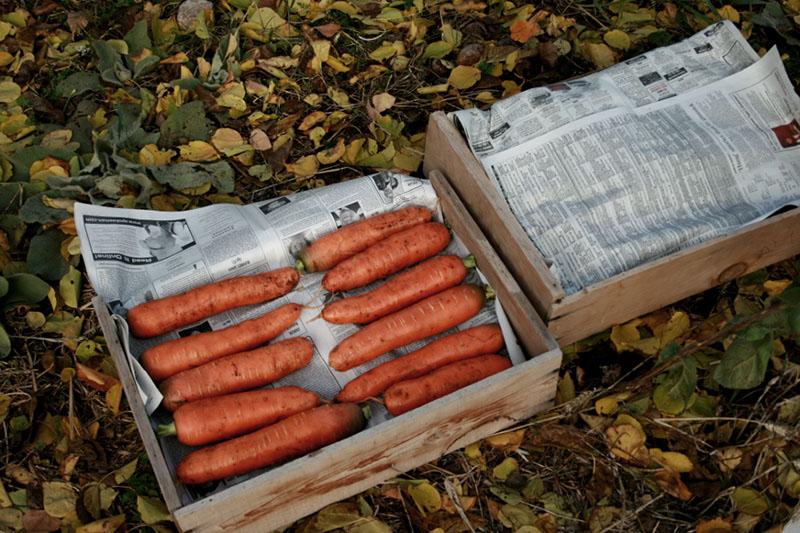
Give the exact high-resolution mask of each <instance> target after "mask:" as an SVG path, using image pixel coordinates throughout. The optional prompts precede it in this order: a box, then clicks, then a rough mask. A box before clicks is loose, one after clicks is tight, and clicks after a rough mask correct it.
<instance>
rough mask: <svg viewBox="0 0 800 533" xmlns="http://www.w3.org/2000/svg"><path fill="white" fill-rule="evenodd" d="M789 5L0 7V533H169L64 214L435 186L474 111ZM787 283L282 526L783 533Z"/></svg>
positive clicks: (794, 446) (777, 271) (761, 286)
mask: <svg viewBox="0 0 800 533" xmlns="http://www.w3.org/2000/svg"><path fill="white" fill-rule="evenodd" d="M798 17H800V1H798V0H785V1H784V2H782V3H780V2H776V1H773V0H766V1H765V0H751V1H744V0H735V1H733V2H731V4H724V5H723V4H722V3H717V2H711V1H708V0H674V1H673V2H665V1H661V0H657V1H653V2H649V3H641V4H637V3H634V2H627V1H622V0H619V1H613V2H605V1H602V2H601V1H597V0H595V1H594V2H589V1H588V0H586V1H573V0H548V1H547V2H545V3H544V4H538V3H536V4H534V3H524V2H515V1H511V0H507V1H502V0H500V1H497V0H486V1H481V0H453V1H445V0H442V1H431V0H398V1H389V0H321V1H315V0H296V1H293V2H280V1H277V0H227V1H225V0H222V1H220V2H216V3H214V5H213V6H212V4H211V2H207V1H204V0H189V1H185V2H163V3H154V2H152V3H151V2H134V1H132V0H112V1H108V2H86V1H83V0H63V1H53V0H43V1H18V2H14V1H11V0H0V213H2V214H0V267H2V277H0V303H2V306H3V310H4V313H3V315H2V320H1V321H0V431H1V432H2V441H1V442H0V457H2V460H0V465H2V469H0V530H16V529H21V528H25V529H27V530H29V531H55V530H59V529H60V530H62V531H81V532H85V533H89V532H101V531H114V530H116V529H120V528H122V529H126V530H133V529H140V528H152V529H156V530H169V529H172V528H173V526H172V525H171V523H170V522H169V516H168V514H167V513H166V512H165V509H164V506H163V503H162V501H161V498H160V495H159V491H158V487H157V485H156V483H155V479H154V477H153V474H152V471H151V470H150V467H149V465H148V463H147V458H146V456H145V454H144V453H143V448H142V445H141V443H140V441H139V437H138V433H137V431H136V428H135V426H134V424H133V419H132V417H131V415H130V412H128V411H127V403H126V402H125V400H124V399H123V398H122V394H121V387H120V385H119V382H118V381H117V379H116V377H115V375H116V374H115V370H114V367H113V364H112V363H111V361H110V358H109V357H108V352H107V349H106V347H105V344H104V340H103V338H102V336H101V332H100V330H99V328H98V326H97V322H96V320H95V319H94V317H93V313H92V308H91V304H90V303H89V302H90V299H91V295H92V290H91V287H89V286H88V284H87V283H86V280H85V276H84V274H83V272H82V265H81V263H80V255H79V242H78V239H77V237H76V234H75V227H74V223H73V220H72V206H73V203H74V202H75V201H84V202H93V203H98V204H105V205H115V206H122V207H142V208H151V209H160V210H184V209H190V208H193V207H198V206H203V205H208V204H211V203H219V202H234V203H242V202H245V203H246V202H250V201H254V200H260V199H266V198H269V197H272V196H276V195H279V194H285V193H287V192H291V191H295V190H299V189H306V188H311V187H319V186H322V185H325V184H327V183H333V182H336V181H339V180H342V179H347V178H350V177H353V176H357V175H361V174H364V173H369V172H372V171H375V170H376V169H389V168H392V169H398V170H402V171H406V172H409V173H419V169H420V162H421V159H422V156H423V147H424V140H425V139H424V131H425V126H426V123H427V118H428V116H429V114H430V113H431V112H432V111H434V110H446V111H450V110H455V109H459V108H464V107H469V106H481V107H485V106H488V105H490V104H491V103H492V102H493V101H495V100H497V99H499V98H502V97H504V96H508V95H511V94H514V93H516V92H518V91H520V90H524V89H527V88H531V87H535V86H538V85H542V84H546V83H550V82H554V81H558V80H562V79H565V78H569V77H572V76H576V75H580V74H584V73H587V72H590V71H592V70H595V69H597V68H602V67H605V66H608V65H611V64H613V63H615V62H617V61H619V60H620V59H623V58H626V57H630V56H632V55H634V54H636V53H638V52H641V51H645V50H647V49H649V48H652V47H654V46H660V45H664V44H668V43H671V42H675V41H677V40H679V39H681V38H683V37H686V36H688V35H691V34H692V33H694V32H695V31H697V30H699V29H701V28H702V27H704V26H706V25H707V24H709V23H710V22H712V21H715V20H719V19H720V18H727V19H730V20H732V21H733V22H734V23H736V24H737V25H738V26H739V27H740V28H741V30H742V32H743V33H744V34H745V36H746V37H748V39H749V40H750V42H751V43H752V45H753V46H754V48H755V49H756V50H757V51H759V52H760V53H764V52H765V51H766V50H767V49H768V48H769V47H770V46H772V45H774V44H777V45H779V47H780V49H781V52H782V53H783V59H784V61H785V62H786V65H787V69H788V71H789V75H790V77H791V79H792V81H793V82H794V83H795V85H796V86H797V84H798V77H800V68H798V63H797V57H798V56H797V52H798V45H800V40H798V32H797V24H798V22H800V18H798ZM797 277H798V265H797V264H795V263H792V262H786V263H784V264H780V265H777V266H774V267H772V268H770V269H768V270H767V271H762V272H758V273H755V274H753V275H750V276H747V277H745V278H742V279H739V280H737V281H734V282H730V283H727V284H725V285H723V286H721V287H719V288H718V289H714V290H711V291H708V292H706V293H704V294H702V295H699V296H696V297H693V298H690V299H688V300H685V301H683V302H680V303H678V304H676V305H674V306H672V307H670V308H669V309H664V310H661V311H659V312H656V313H653V314H651V315H649V316H646V317H641V318H640V319H637V320H635V321H632V322H630V323H628V324H624V325H621V326H618V327H616V328H614V329H613V330H610V331H606V332H604V333H602V334H599V335H597V336H595V337H593V338H591V339H588V340H586V341H583V342H580V343H577V344H575V345H574V346H571V347H568V348H567V349H566V350H565V354H566V357H565V362H564V366H563V368H562V373H561V374H562V375H561V380H560V383H559V389H558V398H557V402H558V404H559V405H558V406H557V407H556V408H554V409H553V410H551V411H549V412H547V413H544V414H543V415H541V416H539V417H537V418H536V419H533V420H530V421H528V422H526V423H524V424H521V425H520V426H519V427H517V428H515V430H514V431H512V432H509V433H505V434H503V435H499V436H496V437H492V438H489V439H486V440H485V441H482V442H480V443H475V444H473V445H471V446H468V447H467V448H466V449H464V450H461V451H458V452H454V453H452V454H449V455H447V456H445V457H443V458H442V459H440V460H439V461H436V462H435V463H431V464H428V465H426V466H424V467H422V468H419V469H417V470H415V471H413V472H410V473H408V474H406V475H403V476H400V477H398V478H397V479H395V480H393V481H391V482H389V483H386V484H384V485H382V486H380V487H376V488H374V489H372V490H370V491H367V492H366V493H364V494H362V495H360V496H358V497H357V498H352V499H350V500H348V501H346V502H342V503H339V504H336V505H333V506H330V507H328V508H326V509H324V510H323V511H321V512H320V513H318V514H316V515H314V516H312V517H309V518H307V519H305V520H303V521H301V522H300V523H298V524H296V525H295V526H293V528H291V529H293V530H297V531H305V532H322V531H333V530H345V531H348V532H382V531H390V530H394V531H412V530H413V531H437V532H440V531H446V532H455V531H478V530H487V531H508V530H513V531H518V532H524V533H535V532H551V531H557V530H566V531H583V530H591V531H593V532H605V531H676V530H692V529H695V528H696V530H697V531H699V532H701V533H711V532H714V533H725V532H729V531H741V532H745V531H765V530H770V528H772V530H773V531H779V530H780V527H781V525H782V524H784V523H786V521H787V520H788V519H789V517H790V516H791V514H792V512H793V509H794V508H795V507H796V506H797V503H798V496H800V443H798V436H799V433H798V420H800V386H798V384H800V366H799V365H800V354H799V351H798V344H797V339H798V333H799V332H800V287H798V285H797V283H796V282H795V283H794V284H792V280H793V279H796V278H797Z"/></svg>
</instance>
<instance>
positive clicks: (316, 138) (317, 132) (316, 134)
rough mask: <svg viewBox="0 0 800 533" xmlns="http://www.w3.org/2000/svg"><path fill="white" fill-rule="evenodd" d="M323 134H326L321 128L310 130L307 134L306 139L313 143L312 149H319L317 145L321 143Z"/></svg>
mask: <svg viewBox="0 0 800 533" xmlns="http://www.w3.org/2000/svg"><path fill="white" fill-rule="evenodd" d="M325 133H326V131H325V128H323V127H321V126H317V127H316V128H312V129H311V131H309V132H308V133H307V135H308V138H309V139H311V140H312V141H313V142H314V148H319V145H320V143H321V142H322V138H323V137H325Z"/></svg>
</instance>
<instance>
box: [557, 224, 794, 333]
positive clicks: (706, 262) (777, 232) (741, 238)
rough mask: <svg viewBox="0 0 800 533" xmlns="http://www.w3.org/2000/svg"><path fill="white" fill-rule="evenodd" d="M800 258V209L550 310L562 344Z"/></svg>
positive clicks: (610, 281)
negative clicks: (756, 271) (768, 266)
mask: <svg viewBox="0 0 800 533" xmlns="http://www.w3.org/2000/svg"><path fill="white" fill-rule="evenodd" d="M798 254H800V209H793V210H791V211H789V212H787V213H783V214H781V215H778V216H775V217H772V218H769V219H767V220H764V221H761V222H758V223H755V224H751V225H749V226H746V227H744V228H742V229H740V230H739V231H737V232H736V233H734V234H732V235H728V236H724V237H718V238H716V239H713V240H710V241H707V242H704V243H702V244H699V245H697V246H693V247H691V248H688V249H686V250H681V251H679V252H676V253H674V254H670V255H668V256H666V257H663V258H661V259H657V260H655V261H651V262H649V263H647V264H645V265H641V266H639V267H636V268H633V269H631V270H629V271H627V272H623V273H622V274H619V275H617V276H614V277H613V278H610V279H608V280H606V281H604V282H602V283H597V284H595V285H592V286H590V287H588V288H586V289H584V290H582V291H580V292H577V293H575V294H571V295H569V296H568V297H566V298H564V300H563V301H561V302H557V303H555V304H554V306H553V313H552V316H551V319H550V324H549V328H550V331H551V332H552V333H553V335H555V337H556V339H557V340H558V342H559V344H560V345H561V346H565V345H567V344H570V343H572V342H575V341H578V340H580V339H582V338H585V337H587V336H589V335H590V334H592V333H596V332H597V331H602V330H604V329H606V328H608V327H610V326H613V325H615V324H621V323H623V322H627V321H628V320H631V319H633V318H636V317H637V316H641V315H643V314H645V313H649V312H651V311H655V310H657V309H661V308H662V307H665V306H667V305H669V304H671V303H674V302H677V301H678V300H681V299H683V298H686V297H688V296H691V295H693V294H697V293H700V292H703V291H704V290H706V289H710V288H711V287H715V286H717V285H719V284H720V283H725V282H727V281H731V280H733V279H735V278H737V277H739V276H743V275H744V274H747V273H749V272H753V271H754V270H758V269H760V268H764V267H765V266H767V265H770V264H773V263H776V262H778V261H782V260H784V259H788V258H790V257H794V256H795V255H798Z"/></svg>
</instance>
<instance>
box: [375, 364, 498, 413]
mask: <svg viewBox="0 0 800 533" xmlns="http://www.w3.org/2000/svg"><path fill="white" fill-rule="evenodd" d="M510 367H511V361H509V360H508V358H507V357H502V356H500V355H481V356H478V357H473V358H472V359H466V360H464V361H458V362H456V363H451V364H449V365H447V366H443V367H442V368H440V369H438V370H434V371H433V372H431V373H430V374H428V375H425V376H422V377H420V378H416V379H411V380H408V381H401V382H400V383H397V384H396V385H392V386H391V387H389V388H388V389H387V390H386V392H385V393H384V395H383V400H384V403H385V404H386V409H388V411H389V412H390V413H391V414H393V415H394V416H397V415H400V414H403V413H405V412H406V411H410V410H411V409H414V408H416V407H419V406H420V405H423V404H426V403H428V402H432V401H433V400H435V399H437V398H441V397H442V396H445V395H447V394H450V393H451V392H454V391H456V390H458V389H460V388H462V387H466V386H467V385H469V384H471V383H475V382H476V381H480V380H482V379H483V378H485V377H488V376H491V375H492V374H497V373H498V372H502V371H503V370H505V369H506V368H510Z"/></svg>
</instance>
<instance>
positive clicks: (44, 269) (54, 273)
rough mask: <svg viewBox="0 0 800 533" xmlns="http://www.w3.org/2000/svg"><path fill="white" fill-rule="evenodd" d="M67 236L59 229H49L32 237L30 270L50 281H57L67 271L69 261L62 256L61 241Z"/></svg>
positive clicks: (28, 260) (29, 253)
mask: <svg viewBox="0 0 800 533" xmlns="http://www.w3.org/2000/svg"><path fill="white" fill-rule="evenodd" d="M65 237H66V236H65V235H64V234H63V233H61V232H60V231H59V230H48V231H45V232H44V233H40V234H39V235H36V236H35V237H34V238H33V239H31V246H30V248H29V249H28V257H27V261H26V262H27V265H28V272H31V273H32V274H36V275H38V276H41V277H42V278H44V279H46V280H48V281H56V280H58V279H61V276H63V275H64V274H66V273H67V262H66V261H65V260H64V258H63V257H62V256H61V241H63V240H64V238H65Z"/></svg>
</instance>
